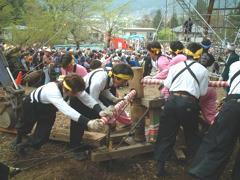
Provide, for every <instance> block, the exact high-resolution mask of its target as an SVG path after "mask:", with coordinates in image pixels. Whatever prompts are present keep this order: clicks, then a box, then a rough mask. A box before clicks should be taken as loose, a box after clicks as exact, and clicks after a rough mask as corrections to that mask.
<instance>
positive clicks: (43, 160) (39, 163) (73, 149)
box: [16, 146, 80, 171]
mask: <svg viewBox="0 0 240 180" xmlns="http://www.w3.org/2000/svg"><path fill="white" fill-rule="evenodd" d="M79 147H80V146H77V147H75V148H71V149H70V150H67V151H65V152H63V153H57V154H56V155H53V156H48V157H43V158H36V160H35V161H37V160H38V162H36V163H35V161H34V162H33V163H32V164H31V165H29V166H27V167H24V168H20V169H21V171H26V170H29V169H31V168H34V167H37V166H39V165H41V164H43V163H46V162H48V161H50V160H53V159H56V158H58V157H61V156H63V155H68V154H70V153H72V152H73V151H75V150H77V149H78V148H79ZM41 159H42V161H39V160H41ZM31 160H34V158H33V159H31ZM26 161H27V160H26ZM16 162H17V161H16Z"/></svg>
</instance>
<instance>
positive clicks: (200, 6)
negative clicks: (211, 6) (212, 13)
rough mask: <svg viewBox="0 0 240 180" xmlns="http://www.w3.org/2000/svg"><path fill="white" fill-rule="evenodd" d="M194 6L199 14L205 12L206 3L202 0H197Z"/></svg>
mask: <svg viewBox="0 0 240 180" xmlns="http://www.w3.org/2000/svg"><path fill="white" fill-rule="evenodd" d="M195 8H196V10H197V11H198V12H199V13H200V14H201V15H203V14H207V9H208V5H207V3H206V2H205V1H204V0H197V4H196V6H195ZM203 18H206V15H203Z"/></svg>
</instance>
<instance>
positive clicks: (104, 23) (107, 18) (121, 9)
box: [95, 0, 130, 47]
mask: <svg viewBox="0 0 240 180" xmlns="http://www.w3.org/2000/svg"><path fill="white" fill-rule="evenodd" d="M100 2H101V3H100V5H101V6H100V7H99V9H98V12H97V14H99V15H97V17H99V18H98V19H97V18H96V23H95V24H96V27H97V28H98V29H101V30H103V31H104V32H105V37H106V38H105V41H106V46H107V47H109V46H110V41H111V38H112V35H113V34H114V33H116V32H118V31H119V30H120V29H121V28H123V25H124V24H126V23H125V21H127V20H126V19H125V18H124V17H125V16H126V14H127V13H128V12H129V3H130V1H127V2H126V3H123V4H120V5H118V6H117V7H116V6H114V4H113V1H112V0H105V1H104V2H103V1H101V0H100Z"/></svg>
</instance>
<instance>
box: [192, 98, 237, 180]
mask: <svg viewBox="0 0 240 180" xmlns="http://www.w3.org/2000/svg"><path fill="white" fill-rule="evenodd" d="M239 116H240V102H238V101H237V100H228V101H227V102H225V103H224V105H223V107H222V109H221V110H220V112H219V114H218V116H217V120H216V122H215V123H214V124H213V125H212V126H211V127H210V128H209V131H208V133H207V134H206V136H205V137H204V139H203V141H202V144H201V146H200V147H199V150H198V152H197V154H196V156H195V157H194V160H193V163H192V166H191V169H190V170H189V173H190V174H192V175H194V176H196V177H199V178H200V179H204V180H217V179H219V177H220V175H221V173H222V172H223V170H224V168H225V165H226V164H227V162H228V160H229V158H230V156H231V154H232V152H233V149H234V147H235V145H236V142H237V139H239V137H240V120H239ZM239 161H240V155H239V154H238V157H237V158H236V163H235V167H234V171H233V177H234V178H233V179H234V180H237V179H240V163H239Z"/></svg>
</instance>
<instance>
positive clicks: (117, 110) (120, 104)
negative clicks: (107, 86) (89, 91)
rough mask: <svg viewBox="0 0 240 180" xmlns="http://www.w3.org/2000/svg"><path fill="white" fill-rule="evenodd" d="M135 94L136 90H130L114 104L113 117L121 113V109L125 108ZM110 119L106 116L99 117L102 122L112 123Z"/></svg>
mask: <svg viewBox="0 0 240 180" xmlns="http://www.w3.org/2000/svg"><path fill="white" fill-rule="evenodd" d="M136 94H137V92H136V91H135V90H131V91H130V92H129V93H128V94H127V95H126V96H124V98H123V100H121V101H120V102H118V103H117V104H116V105H115V106H114V108H115V113H114V117H118V116H119V114H121V113H122V111H123V109H125V108H126V106H127V105H128V104H129V103H130V102H131V101H132V100H133V98H134V97H135V95H136ZM112 119H113V118H112ZM112 119H109V118H108V117H101V120H102V122H103V123H104V124H108V123H112V122H111V120H112Z"/></svg>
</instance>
